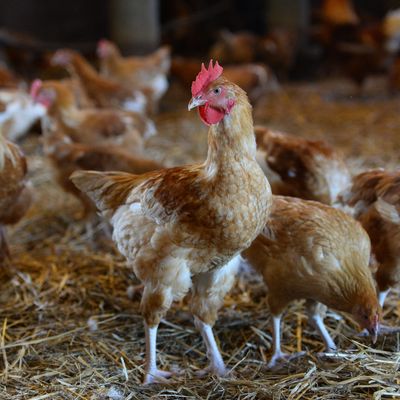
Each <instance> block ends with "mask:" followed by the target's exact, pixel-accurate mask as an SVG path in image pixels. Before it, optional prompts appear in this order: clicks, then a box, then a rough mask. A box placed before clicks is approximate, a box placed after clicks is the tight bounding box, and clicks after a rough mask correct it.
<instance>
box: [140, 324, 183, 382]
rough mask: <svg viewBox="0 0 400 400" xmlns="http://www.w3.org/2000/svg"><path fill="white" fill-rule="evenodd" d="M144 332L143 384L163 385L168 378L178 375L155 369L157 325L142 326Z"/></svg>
mask: <svg viewBox="0 0 400 400" xmlns="http://www.w3.org/2000/svg"><path fill="white" fill-rule="evenodd" d="M144 326H145V331H146V366H145V376H144V379H143V384H144V385H147V384H150V383H157V382H160V383H165V382H167V379H168V378H171V376H173V375H178V374H179V371H178V372H173V371H163V370H160V369H158V368H157V330H158V325H156V326H148V325H147V324H146V323H145V324H144Z"/></svg>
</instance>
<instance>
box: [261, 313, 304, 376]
mask: <svg viewBox="0 0 400 400" xmlns="http://www.w3.org/2000/svg"><path fill="white" fill-rule="evenodd" d="M281 318H282V314H279V315H273V316H272V340H273V348H272V349H273V352H272V357H271V359H270V360H269V363H268V364H267V367H268V368H270V369H273V368H275V367H276V366H277V365H278V364H280V362H281V361H286V362H288V361H290V360H292V359H293V358H296V357H300V356H302V355H303V354H304V351H301V352H298V353H294V354H287V353H284V352H282V350H281Z"/></svg>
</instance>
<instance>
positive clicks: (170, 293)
mask: <svg viewBox="0 0 400 400" xmlns="http://www.w3.org/2000/svg"><path fill="white" fill-rule="evenodd" d="M221 73H222V68H221V67H220V66H219V65H218V63H217V64H216V65H215V66H212V64H211V63H210V66H209V68H208V69H206V68H205V67H204V65H203V67H202V70H201V72H200V73H199V74H198V76H197V78H196V81H195V82H194V83H193V85H192V95H193V97H192V100H191V101H190V103H189V109H192V108H194V107H199V114H200V117H201V119H202V120H203V122H205V123H206V124H207V125H210V130H209V136H208V137H209V145H208V156H207V159H206V161H205V162H204V163H202V164H194V165H187V166H183V167H176V168H168V169H163V170H160V171H157V172H153V173H147V174H144V175H139V176H138V175H130V174H122V173H119V172H114V173H112V172H110V173H101V172H93V171H86V172H85V171H82V172H77V173H74V174H73V175H72V181H73V182H74V183H75V185H76V186H77V187H79V188H80V189H81V190H82V191H83V192H85V193H86V194H88V195H89V197H91V198H92V200H93V201H94V202H95V203H96V205H97V207H98V208H99V209H100V211H101V212H102V213H103V215H104V216H106V217H108V219H110V221H111V223H112V225H113V227H114V234H113V239H114V241H115V242H116V243H117V246H118V248H119V250H120V252H121V253H122V254H123V255H125V257H126V258H127V260H128V263H129V264H130V265H131V266H132V267H133V269H134V271H135V273H136V275H137V277H138V278H139V279H140V280H141V281H142V282H143V284H144V292H143V297H142V313H143V317H144V320H145V328H146V376H145V382H146V383H150V382H153V381H155V380H157V379H163V378H165V377H168V376H170V375H171V373H169V372H165V371H160V370H158V369H157V366H156V334H157V328H158V325H159V322H160V320H161V318H162V317H163V316H164V315H165V313H166V311H167V310H168V309H169V308H170V305H171V303H172V301H173V300H179V299H181V298H182V297H183V296H184V295H185V294H186V292H187V291H188V290H189V289H190V288H191V287H192V299H191V310H192V313H193V314H194V315H195V323H196V325H197V327H198V328H199V329H200V331H201V334H202V336H203V338H204V341H205V343H206V346H207V350H208V351H207V354H208V357H209V359H210V366H209V368H208V369H206V371H210V372H214V373H216V374H218V375H223V374H225V373H226V369H225V365H224V362H223V360H222V357H221V355H220V353H219V350H218V347H217V344H216V342H215V339H214V336H213V333H212V325H213V324H214V322H215V320H216V317H217V311H218V309H219V308H220V307H221V305H222V303H223V298H224V295H225V293H226V292H227V291H228V290H229V289H230V288H231V286H232V285H233V282H234V278H235V272H236V270H237V267H238V263H239V254H240V252H241V251H242V250H244V249H245V248H246V247H248V246H249V245H250V244H251V242H252V241H253V240H254V238H255V237H256V236H257V235H258V233H259V232H260V231H261V229H262V228H263V227H264V226H265V223H266V219H267V216H268V210H269V207H270V198H271V192H270V187H269V184H268V181H267V179H266V178H265V175H264V174H263V172H262V170H261V168H260V167H259V165H258V164H257V162H256V160H255V153H256V146H255V139H254V128H253V120H252V114H251V106H250V104H249V102H248V99H247V96H246V94H245V92H244V91H243V90H242V89H240V88H239V87H238V86H236V85H235V84H233V83H231V82H229V81H227V80H226V79H225V78H224V77H221V76H220V75H221Z"/></svg>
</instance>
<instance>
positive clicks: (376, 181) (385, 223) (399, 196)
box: [338, 169, 400, 307]
mask: <svg viewBox="0 0 400 400" xmlns="http://www.w3.org/2000/svg"><path fill="white" fill-rule="evenodd" d="M338 206H339V207H342V208H344V209H345V210H346V211H348V212H350V214H351V215H353V216H354V218H356V219H357V220H358V221H360V222H361V224H362V226H363V227H364V229H365V230H366V231H367V232H368V234H369V237H370V239H371V243H372V252H373V255H374V257H375V261H376V263H377V265H376V266H375V265H372V267H373V268H374V267H377V270H376V274H375V276H376V281H377V284H378V290H379V301H380V304H381V306H382V307H383V304H384V302H385V299H386V296H387V295H388V293H389V292H390V290H391V289H392V288H394V287H397V286H399V284H400V172H399V171H394V172H389V171H385V170H382V169H378V170H370V171H366V172H363V173H361V174H359V175H356V176H355V177H354V178H353V180H352V184H351V185H350V186H349V187H348V189H347V190H345V191H343V192H342V193H341V195H340V196H339V198H338Z"/></svg>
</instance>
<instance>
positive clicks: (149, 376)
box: [143, 369, 183, 385]
mask: <svg viewBox="0 0 400 400" xmlns="http://www.w3.org/2000/svg"><path fill="white" fill-rule="evenodd" d="M182 374H183V371H180V370H178V371H163V370H161V369H156V370H155V371H151V372H146V375H145V376H144V379H143V385H149V384H151V383H170V380H169V379H170V378H171V377H173V376H180V375H182Z"/></svg>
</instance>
